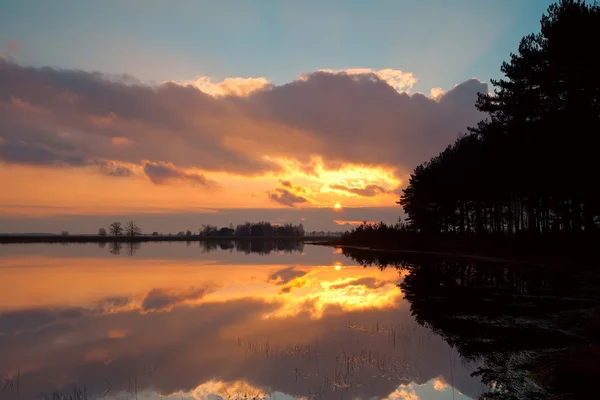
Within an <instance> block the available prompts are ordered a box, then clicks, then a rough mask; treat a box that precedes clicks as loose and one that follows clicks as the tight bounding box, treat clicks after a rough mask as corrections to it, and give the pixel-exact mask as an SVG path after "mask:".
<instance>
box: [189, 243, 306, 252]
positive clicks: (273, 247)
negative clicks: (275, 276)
mask: <svg viewBox="0 0 600 400" xmlns="http://www.w3.org/2000/svg"><path fill="white" fill-rule="evenodd" d="M199 246H200V249H201V250H202V252H203V253H208V252H211V251H215V250H229V251H233V250H234V249H235V251H237V252H241V253H245V254H250V253H254V254H261V255H266V254H270V253H271V252H274V251H277V252H284V253H292V252H295V251H298V252H302V251H303V250H304V242H302V241H295V240H261V239H257V240H207V241H200V242H199Z"/></svg>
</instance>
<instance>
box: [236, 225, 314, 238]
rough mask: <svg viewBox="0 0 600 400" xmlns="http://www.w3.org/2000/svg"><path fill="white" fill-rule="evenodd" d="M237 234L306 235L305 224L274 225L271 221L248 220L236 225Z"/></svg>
mask: <svg viewBox="0 0 600 400" xmlns="http://www.w3.org/2000/svg"><path fill="white" fill-rule="evenodd" d="M234 234H235V235H236V236H304V226H303V225H302V224H300V225H293V224H290V223H286V224H284V225H272V224H271V223H270V222H257V223H250V222H246V223H245V224H241V225H238V226H236V227H235V231H234Z"/></svg>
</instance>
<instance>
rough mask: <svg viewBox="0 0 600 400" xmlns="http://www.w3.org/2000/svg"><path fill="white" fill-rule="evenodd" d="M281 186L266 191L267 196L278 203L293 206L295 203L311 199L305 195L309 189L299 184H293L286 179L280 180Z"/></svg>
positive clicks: (306, 201)
mask: <svg viewBox="0 0 600 400" xmlns="http://www.w3.org/2000/svg"><path fill="white" fill-rule="evenodd" d="M279 183H280V185H281V186H283V187H281V188H277V189H275V190H272V191H270V192H267V194H268V196H269V198H270V199H271V200H273V201H275V202H277V203H279V204H283V205H285V206H288V207H295V205H296V204H302V203H308V202H311V200H310V199H309V198H308V197H306V195H307V194H309V190H308V189H307V188H305V187H304V186H301V185H294V184H293V183H292V182H290V181H288V180H280V181H279Z"/></svg>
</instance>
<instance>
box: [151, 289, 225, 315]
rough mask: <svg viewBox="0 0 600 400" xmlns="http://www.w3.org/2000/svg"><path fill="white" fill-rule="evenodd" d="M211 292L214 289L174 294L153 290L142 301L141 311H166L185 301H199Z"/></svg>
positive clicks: (164, 290)
mask: <svg viewBox="0 0 600 400" xmlns="http://www.w3.org/2000/svg"><path fill="white" fill-rule="evenodd" d="M213 290H214V289H213V288H212V287H203V288H194V289H190V290H188V291H185V292H174V291H170V290H166V289H153V290H151V291H150V292H149V293H148V294H147V295H146V297H145V298H144V300H143V301H142V310H143V311H161V310H168V309H170V308H172V307H174V306H176V305H179V304H181V303H184V302H186V301H194V300H200V299H202V298H203V297H204V296H206V295H207V294H209V293H211V292H212V291H213Z"/></svg>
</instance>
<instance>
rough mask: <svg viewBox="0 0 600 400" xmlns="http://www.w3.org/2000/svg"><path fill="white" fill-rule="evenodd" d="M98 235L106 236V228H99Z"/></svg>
mask: <svg viewBox="0 0 600 400" xmlns="http://www.w3.org/2000/svg"><path fill="white" fill-rule="evenodd" d="M98 236H106V229H104V228H100V229H98Z"/></svg>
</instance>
